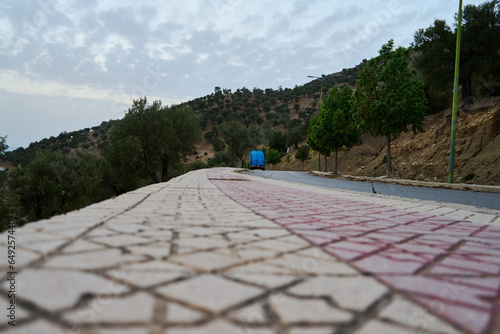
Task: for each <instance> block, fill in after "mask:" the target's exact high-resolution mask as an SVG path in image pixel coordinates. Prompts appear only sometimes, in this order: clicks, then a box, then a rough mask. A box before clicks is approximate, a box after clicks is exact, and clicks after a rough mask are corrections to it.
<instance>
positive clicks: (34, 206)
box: [8, 150, 112, 221]
mask: <svg viewBox="0 0 500 334" xmlns="http://www.w3.org/2000/svg"><path fill="white" fill-rule="evenodd" d="M104 174H105V169H104V161H103V159H102V158H98V157H97V156H95V155H94V154H92V153H89V152H86V151H84V150H77V151H76V154H75V155H72V156H68V155H62V154H60V153H56V152H49V151H40V152H38V153H37V154H36V156H35V158H34V159H33V160H32V161H30V163H29V164H28V165H27V166H26V167H25V168H22V169H17V170H14V171H13V172H11V173H10V176H9V181H8V187H9V189H10V191H11V192H12V193H11V196H13V197H15V198H17V200H18V202H19V206H20V211H21V212H22V214H23V216H27V219H28V220H30V221H33V220H38V219H43V218H48V217H51V216H53V215H55V214H58V213H64V212H68V211H71V210H76V209H79V208H81V207H84V206H86V205H89V204H91V203H95V202H97V201H101V200H103V199H105V198H108V197H109V196H111V195H112V193H111V191H110V190H109V189H107V188H106V184H105V181H104Z"/></svg>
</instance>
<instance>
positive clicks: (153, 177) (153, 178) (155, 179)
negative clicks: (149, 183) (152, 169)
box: [150, 173, 160, 183]
mask: <svg viewBox="0 0 500 334" xmlns="http://www.w3.org/2000/svg"><path fill="white" fill-rule="evenodd" d="M150 176H151V179H152V180H153V182H154V183H160V179H158V175H156V173H151V175H150Z"/></svg>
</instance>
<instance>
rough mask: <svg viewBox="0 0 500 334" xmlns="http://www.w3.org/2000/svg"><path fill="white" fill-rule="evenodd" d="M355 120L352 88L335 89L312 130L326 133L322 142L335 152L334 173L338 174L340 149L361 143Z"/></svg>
mask: <svg viewBox="0 0 500 334" xmlns="http://www.w3.org/2000/svg"><path fill="white" fill-rule="evenodd" d="M355 119H356V115H355V114H354V111H353V91H352V89H351V87H349V86H345V87H344V89H342V91H339V89H338V88H337V86H335V87H333V89H332V90H331V91H330V94H329V95H328V98H327V100H326V102H325V104H324V105H323V107H322V108H321V111H320V114H319V117H318V122H317V123H316V125H315V126H314V127H313V128H312V131H317V132H319V133H324V138H323V140H322V142H323V143H324V145H326V148H327V149H328V150H330V151H332V152H335V159H334V168H333V172H334V173H337V157H338V151H339V149H341V148H342V147H346V148H351V147H352V146H354V145H355V144H357V143H359V138H360V135H361V134H360V131H359V128H358V125H357V124H356V121H355ZM325 170H326V159H325Z"/></svg>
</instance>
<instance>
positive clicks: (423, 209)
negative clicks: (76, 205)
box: [0, 168, 500, 334]
mask: <svg viewBox="0 0 500 334" xmlns="http://www.w3.org/2000/svg"><path fill="white" fill-rule="evenodd" d="M499 217H500V212H495V211H491V210H489V211H487V212H486V211H484V210H479V209H474V208H467V209H461V208H457V207H455V206H447V205H442V204H439V203H431V202H426V203H423V204H422V203H417V202H414V201H410V200H404V199H400V198H395V197H387V196H380V195H370V194H359V193H354V192H346V191H335V190H331V189H324V188H320V187H311V186H305V185H298V184H293V183H284V182H279V181H272V180H265V179H258V178H253V177H248V176H245V175H244V174H240V173H236V172H234V171H233V170H231V169H223V168H220V169H212V170H201V171H195V172H191V173H188V174H185V175H183V176H181V177H178V178H176V179H173V180H171V181H169V182H168V183H162V184H156V185H152V186H148V187H145V188H141V189H138V190H137V191H134V192H130V193H127V194H124V195H122V196H119V197H117V198H114V199H111V200H108V201H104V202H102V203H97V204H94V205H91V206H89V207H87V208H85V209H82V210H80V211H76V212H72V213H69V214H66V215H62V216H58V217H54V218H52V219H50V220H44V221H40V222H37V223H33V224H29V225H26V226H25V227H23V228H19V229H17V230H16V231H15V237H16V246H17V248H16V252H17V253H16V264H15V271H16V274H15V276H16V296H15V301H16V326H15V327H13V326H10V325H8V324H7V321H6V320H5V319H6V317H5V315H7V307H8V306H9V299H8V297H7V293H8V290H9V283H8V281H7V278H8V277H9V274H7V273H8V272H9V271H11V270H9V267H8V264H7V262H6V260H7V254H6V251H4V250H7V234H6V233H4V234H2V235H0V247H1V249H2V252H1V253H0V255H1V259H0V268H1V269H2V274H3V277H2V283H1V284H0V306H1V308H2V309H3V310H5V311H4V312H5V314H4V315H3V317H4V321H2V322H1V323H0V331H1V332H5V333H50V334H55V333H58V334H59V333H74V334H95V333H125V334H129V333H130V334H136V333H137V334H139V333H140V334H142V333H149V334H172V333H173V334H176V333H221V334H233V333H234V334H237V333H254V334H260V333H262V334H267V333H276V334H298V333H301V334H302V333H304V334H308V333H310V334H326V333H339V334H343V333H427V334H437V333H453V334H455V333H485V334H492V333H498V332H500V321H498V319H499V318H500V296H499V293H500V260H499V258H500V228H497V227H495V226H493V225H494V224H496V223H499V222H500V219H498V218H499Z"/></svg>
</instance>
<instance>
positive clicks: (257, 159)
mask: <svg viewBox="0 0 500 334" xmlns="http://www.w3.org/2000/svg"><path fill="white" fill-rule="evenodd" d="M248 167H249V168H250V169H257V168H259V169H262V170H266V158H265V157H264V152H262V151H252V152H250V159H249V160H248Z"/></svg>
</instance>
